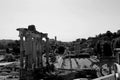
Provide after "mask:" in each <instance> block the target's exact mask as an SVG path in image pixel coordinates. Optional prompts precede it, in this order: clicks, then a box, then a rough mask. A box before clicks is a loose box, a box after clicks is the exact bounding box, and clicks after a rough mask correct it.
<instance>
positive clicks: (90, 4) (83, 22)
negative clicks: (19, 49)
mask: <svg viewBox="0 0 120 80" xmlns="http://www.w3.org/2000/svg"><path fill="white" fill-rule="evenodd" d="M31 24H34V25H35V26H36V29H37V30H38V31H40V32H44V33H48V35H49V37H50V38H54V36H57V39H58V40H61V41H73V40H76V39H77V38H88V37H89V36H91V37H94V36H95V35H98V34H99V33H105V32H106V31H107V30H110V31H111V32H116V31H117V30H118V29H120V0H0V39H19V37H18V32H17V31H16V29H17V28H20V27H25V28H27V26H28V25H31Z"/></svg>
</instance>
